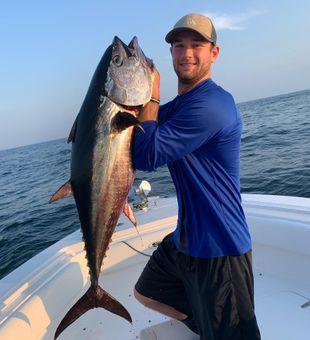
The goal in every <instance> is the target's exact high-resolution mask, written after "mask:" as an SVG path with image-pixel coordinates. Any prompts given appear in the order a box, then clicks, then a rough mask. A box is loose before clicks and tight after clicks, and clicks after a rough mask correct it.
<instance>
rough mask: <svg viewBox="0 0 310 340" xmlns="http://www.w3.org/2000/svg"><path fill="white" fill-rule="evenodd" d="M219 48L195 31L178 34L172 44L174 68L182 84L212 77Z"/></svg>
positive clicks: (194, 82)
mask: <svg viewBox="0 0 310 340" xmlns="http://www.w3.org/2000/svg"><path fill="white" fill-rule="evenodd" d="M218 52H219V49H218V47H217V46H213V45H212V43H210V42H209V41H207V40H205V39H204V38H203V37H202V36H201V35H200V34H198V33H196V32H194V31H189V30H188V31H183V32H180V33H179V34H177V35H176V37H175V38H174V41H173V43H172V46H171V54H172V61H173V66H174V70H175V72H176V74H177V76H178V79H179V82H180V83H182V84H193V85H194V84H196V83H198V82H200V81H202V80H203V79H207V78H210V76H211V64H212V63H213V62H214V61H215V59H216V58H217V55H218Z"/></svg>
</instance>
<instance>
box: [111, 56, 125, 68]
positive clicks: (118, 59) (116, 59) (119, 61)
mask: <svg viewBox="0 0 310 340" xmlns="http://www.w3.org/2000/svg"><path fill="white" fill-rule="evenodd" d="M112 61H113V63H114V64H115V65H116V66H122V64H123V60H122V58H121V57H120V55H119V54H116V55H115V56H114V57H113V58H112Z"/></svg>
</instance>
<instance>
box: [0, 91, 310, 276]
mask: <svg viewBox="0 0 310 340" xmlns="http://www.w3.org/2000/svg"><path fill="white" fill-rule="evenodd" d="M238 108H239V110H240V112H241V114H242V116H243V122H244V128H243V135H242V147H241V192H242V193H260V194H271V195H285V196H299V197H310V90H305V91H300V92H294V93H289V94H284V95H280V96H276V97H270V98H265V99H259V100H254V101H250V102H246V103H240V104H238ZM70 150H71V145H68V144H67V143H66V139H59V140H54V141H50V142H45V143H40V144H35V145H30V146H23V147H19V148H16V149H9V150H4V151H0V188H1V190H0V258H1V261H0V278H1V277H3V276H5V275H7V274H8V273H9V272H11V271H12V270H14V269H15V268H16V267H18V266H19V265H21V264H22V263H23V262H25V261H26V260H28V259H29V258H31V257H33V256H34V255H35V254H37V253H38V252H40V251H42V250H43V249H45V248H47V247H48V246H50V245H51V244H53V243H55V242H56V241H58V240H60V239H61V238H63V237H64V236H66V235H68V234H70V233H71V232H73V231H75V230H77V229H78V228H79V221H78V215H77V211H76V208H75V203H74V200H73V198H72V197H68V198H64V199H62V200H60V201H57V202H55V203H53V204H48V200H49V198H50V196H51V195H52V194H53V193H54V192H55V191H56V189H58V187H59V186H60V185H62V184H63V183H64V182H66V181H67V180H68V178H69V172H70V152H71V151H70ZM142 179H146V180H148V181H149V182H150V183H151V185H152V193H151V194H152V195H153V196H162V197H169V196H173V195H174V194H175V190H174V186H173V183H172V181H171V179H170V175H169V172H168V169H167V168H166V167H162V168H160V169H158V170H157V171H156V172H154V173H146V172H141V171H138V172H137V175H136V180H135V185H137V183H140V181H141V180H142Z"/></svg>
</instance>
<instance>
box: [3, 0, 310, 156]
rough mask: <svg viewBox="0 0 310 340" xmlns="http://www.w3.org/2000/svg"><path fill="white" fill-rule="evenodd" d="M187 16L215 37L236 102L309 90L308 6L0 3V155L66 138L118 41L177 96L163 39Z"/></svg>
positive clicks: (221, 76)
mask: <svg viewBox="0 0 310 340" xmlns="http://www.w3.org/2000/svg"><path fill="white" fill-rule="evenodd" d="M189 12H197V13H204V14H207V15H209V16H210V17H211V18H212V19H213V20H214V24H215V26H216V28H217V31H218V44H219V46H220V48H221V51H220V56H219V58H218V60H217V61H216V64H215V65H214V69H213V76H212V78H213V79H214V80H215V81H216V82H217V83H218V84H220V85H221V86H223V87H224V88H226V89H227V90H228V91H230V92H231V93H232V94H233V95H234V97H235V99H236V101H237V102H242V101H247V100H251V99H258V98H262V97H269V96H273V95H277V94H283V93H289V92H293V91H298V90H303V89H308V88H310V39H309V32H310V19H309V13H310V1H309V0H299V1H296V0H292V1H289V0H282V1H279V0H278V1H266V0H262V1H249V0H246V1H245V0H240V1H229V0H225V1H224V0H210V1H206V0H205V1H202V0H198V1H182V0H165V1H163V0H156V1H147V0H144V1H142V0H140V1H133V0H132V1H128V0H126V1H122V0H118V1H110V0H108V1H107V0H101V1H99V0H98V1H91V0H89V1H85V0H84V1H82V0H74V1H73V0H62V1H57V0H53V1H49V0H45V1H42V0H40V1H32V0H28V1H23V0H20V1H15V0H10V1H8V0H7V1H5V0H3V1H1V3H0V58H1V59H0V60H1V62H0V76H1V79H0V80H1V81H0V150H1V149H6V148H11V147H16V146H21V145H27V144H32V143H37V142H42V141H47V140H52V139H57V138H62V137H66V136H67V135H68V133H69V131H70V129H71V126H72V124H73V121H74V119H75V116H76V115H77V113H78V111H79V108H80V106H81V104H82V101H83V99H84V96H85V94H86V91H87V88H88V85H89V82H90V79H91V77H92V74H93V72H94V70H95V68H96V66H97V64H98V62H99V60H100V58H101V56H102V54H103V52H104V51H105V49H106V47H107V46H108V45H109V44H110V43H111V42H112V39H113V37H114V35H118V36H119V37H120V38H121V39H122V40H124V41H125V42H127V43H128V42H129V41H130V40H131V38H132V37H133V36H134V35H136V36H137V37H138V39H139V43H140V45H141V46H142V48H143V50H144V52H145V54H146V55H147V56H149V57H150V58H152V59H153V60H154V62H155V64H156V65H157V68H158V69H159V71H160V73H161V80H162V83H161V94H162V102H166V101H168V100H170V99H172V98H173V97H174V96H175V95H176V77H175V75H174V72H173V68H172V63H171V58H170V52H169V45H168V44H166V43H165V41H164V37H165V35H166V33H167V32H168V31H169V30H170V29H171V28H172V26H173V25H174V24H175V22H176V21H177V20H178V19H179V18H180V17H181V16H183V15H185V14H187V13H189Z"/></svg>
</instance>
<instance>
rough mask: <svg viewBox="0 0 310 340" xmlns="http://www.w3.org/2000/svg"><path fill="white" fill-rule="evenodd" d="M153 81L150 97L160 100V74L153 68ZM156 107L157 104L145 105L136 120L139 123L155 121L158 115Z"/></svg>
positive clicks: (151, 102) (149, 103)
mask: <svg viewBox="0 0 310 340" xmlns="http://www.w3.org/2000/svg"><path fill="white" fill-rule="evenodd" d="M153 75H154V79H153V89H152V97H153V98H155V99H158V100H160V74H159V72H158V70H157V68H156V67H155V66H154V71H153ZM158 107H159V104H158V103H155V102H153V101H149V102H148V103H146V104H145V105H144V106H143V107H142V108H141V111H140V113H139V116H138V119H139V122H144V121H146V120H156V121H157V115H158Z"/></svg>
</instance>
